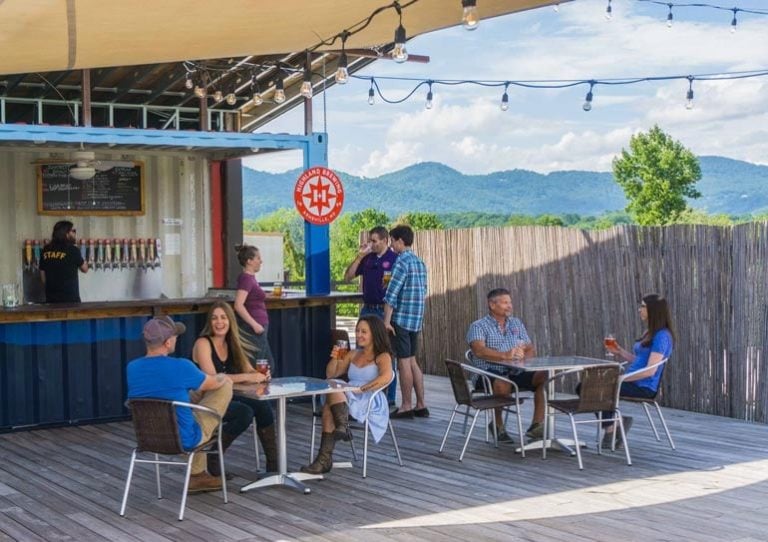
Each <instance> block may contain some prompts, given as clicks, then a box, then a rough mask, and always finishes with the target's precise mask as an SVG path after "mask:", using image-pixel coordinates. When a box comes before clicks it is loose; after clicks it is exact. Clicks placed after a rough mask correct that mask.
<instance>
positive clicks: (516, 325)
mask: <svg viewBox="0 0 768 542" xmlns="http://www.w3.org/2000/svg"><path fill="white" fill-rule="evenodd" d="M473 341H483V342H484V343H485V346H486V347H487V348H491V349H493V350H496V351H498V352H509V351H510V350H512V349H513V348H516V347H518V346H522V345H524V344H529V343H530V342H531V338H530V337H529V336H528V332H527V331H526V329H525V326H524V325H523V322H522V321H521V320H520V319H519V318H514V317H512V316H510V317H508V318H507V320H506V323H505V325H504V331H501V330H500V329H499V323H498V322H497V321H496V319H495V318H494V317H493V316H491V315H490V314H489V315H486V316H484V317H483V318H480V320H475V321H474V322H472V324H470V326H469V330H468V331H467V344H469V345H470V346H471V345H472V342H473ZM470 359H471V360H472V362H473V363H474V364H475V366H476V367H478V368H479V369H483V370H485V371H487V370H496V371H497V370H499V369H505V370H507V371H509V373H510V374H518V373H521V372H523V370H522V369H520V368H517V367H512V366H510V365H505V364H503V363H497V362H493V361H490V360H487V359H481V358H478V357H476V356H475V355H474V354H472V353H470Z"/></svg>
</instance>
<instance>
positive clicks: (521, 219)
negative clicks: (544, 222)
mask: <svg viewBox="0 0 768 542" xmlns="http://www.w3.org/2000/svg"><path fill="white" fill-rule="evenodd" d="M535 224H536V218H534V217H532V216H530V215H518V214H515V215H509V218H508V219H507V223H506V224H505V225H506V226H533V225H535Z"/></svg>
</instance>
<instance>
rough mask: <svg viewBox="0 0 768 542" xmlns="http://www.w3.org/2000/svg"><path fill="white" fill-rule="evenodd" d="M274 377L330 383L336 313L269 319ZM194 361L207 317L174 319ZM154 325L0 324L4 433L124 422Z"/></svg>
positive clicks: (125, 321)
mask: <svg viewBox="0 0 768 542" xmlns="http://www.w3.org/2000/svg"><path fill="white" fill-rule="evenodd" d="M269 316H270V327H269V341H270V345H271V347H272V351H273V353H274V355H275V359H276V360H277V361H276V364H277V367H276V368H275V371H274V373H273V375H274V376H294V375H309V376H320V377H323V376H324V375H325V364H326V362H327V360H328V352H330V348H331V345H330V336H329V333H328V330H329V329H330V327H331V307H329V306H325V307H308V308H304V307H299V308H288V309H278V310H271V311H269ZM174 318H175V319H177V320H179V321H181V322H184V324H185V325H186V326H187V330H188V331H187V333H185V334H184V335H183V336H181V337H179V341H178V343H177V348H176V355H178V356H183V357H191V354H192V345H193V343H194V341H195V338H196V337H197V334H198V332H199V330H201V329H202V328H203V325H204V323H205V314H200V313H195V314H182V315H175V316H174ZM147 320H148V317H130V318H102V319H91V320H74V321H52V322H31V323H13V324H0V432H4V431H11V430H15V429H23V428H28V427H37V426H46V425H61V424H78V423H88V422H95V421H108V420H113V419H119V418H124V417H126V416H127V412H126V410H125V407H124V402H125V399H126V383H125V367H126V365H127V363H128V362H129V361H130V360H132V359H135V358H137V357H141V356H142V355H144V344H143V342H142V341H141V329H142V327H143V325H144V323H145V322H146V321H147Z"/></svg>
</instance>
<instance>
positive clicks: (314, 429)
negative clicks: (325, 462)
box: [309, 372, 403, 478]
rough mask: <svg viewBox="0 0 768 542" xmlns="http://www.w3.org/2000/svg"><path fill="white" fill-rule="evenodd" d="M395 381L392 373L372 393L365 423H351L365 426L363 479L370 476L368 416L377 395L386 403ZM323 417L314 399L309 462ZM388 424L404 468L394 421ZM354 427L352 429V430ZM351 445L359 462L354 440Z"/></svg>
mask: <svg viewBox="0 0 768 542" xmlns="http://www.w3.org/2000/svg"><path fill="white" fill-rule="evenodd" d="M394 379H395V375H394V372H393V373H392V378H390V379H389V382H387V383H386V384H384V385H383V386H380V387H378V388H376V389H375V390H374V391H373V393H371V396H370V397H369V398H368V407H367V408H366V410H365V422H361V421H360V420H355V419H354V418H352V419H351V420H350V421H352V420H354V421H357V422H358V423H361V424H363V427H362V429H363V430H364V431H365V438H364V439H363V478H366V477H367V476H368V436H369V430H368V415H369V414H370V412H371V407H372V406H373V401H374V399H375V397H376V395H377V394H382V395H383V396H384V401H385V402H386V400H387V396H386V389H387V388H388V387H389V385H390V384H391V383H392V381H393V380H394ZM319 417H322V409H320V411H318V410H317V396H316V395H315V396H313V397H312V438H311V441H310V445H309V458H310V459H309V460H310V462H311V461H312V459H313V457H312V456H313V452H314V450H315V438H316V434H317V422H316V420H317V418H319ZM387 424H388V426H389V434H390V436H391V437H392V445H393V446H394V448H395V455H396V456H397V462H398V464H399V465H400V466H401V467H402V466H403V459H402V457H401V455H400V447H399V446H398V444H397V436H396V435H395V429H394V427H393V426H392V420H391V419H390V420H387ZM352 428H353V427H350V429H352ZM349 445H350V447H351V448H352V457H353V458H354V461H357V451H356V450H355V443H354V441H353V440H350V441H349Z"/></svg>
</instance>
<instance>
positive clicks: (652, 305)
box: [640, 294, 677, 346]
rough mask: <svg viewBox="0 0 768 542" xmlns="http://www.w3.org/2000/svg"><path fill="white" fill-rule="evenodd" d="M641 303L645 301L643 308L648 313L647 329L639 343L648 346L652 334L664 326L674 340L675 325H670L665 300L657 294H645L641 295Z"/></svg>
mask: <svg viewBox="0 0 768 542" xmlns="http://www.w3.org/2000/svg"><path fill="white" fill-rule="evenodd" d="M643 303H645V309H646V311H647V313H648V320H647V322H648V329H647V331H646V332H645V333H643V336H642V337H641V339H640V341H641V344H642V345H643V346H649V345H650V344H651V341H653V337H654V335H656V333H658V332H659V331H661V330H662V329H664V328H666V329H668V330H669V333H670V334H671V335H672V340H673V341H674V340H676V339H677V335H676V334H675V326H674V325H672V316H671V315H670V313H669V303H667V300H666V299H665V298H664V297H662V296H660V295H659V294H647V295H645V296H643Z"/></svg>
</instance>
